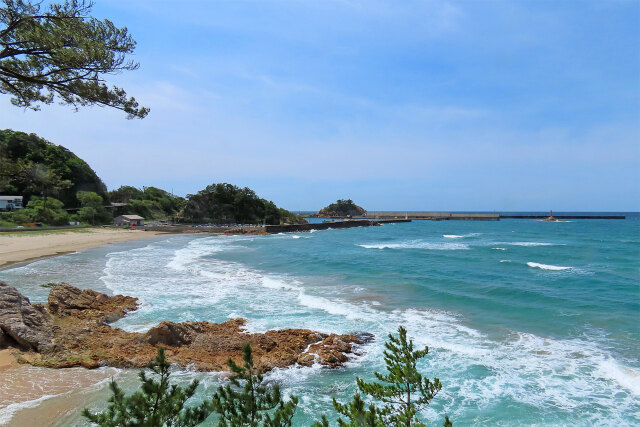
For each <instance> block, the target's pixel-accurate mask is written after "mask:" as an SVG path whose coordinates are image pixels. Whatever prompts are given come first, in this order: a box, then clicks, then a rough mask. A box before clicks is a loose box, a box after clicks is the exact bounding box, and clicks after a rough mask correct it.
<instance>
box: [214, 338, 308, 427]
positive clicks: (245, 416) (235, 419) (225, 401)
mask: <svg viewBox="0 0 640 427" xmlns="http://www.w3.org/2000/svg"><path fill="white" fill-rule="evenodd" d="M242 351H243V356H242V360H243V362H244V364H243V366H238V365H237V364H236V363H235V362H234V361H233V360H232V359H231V358H229V361H228V362H227V363H228V364H229V368H230V369H231V371H232V372H233V373H234V374H235V376H234V377H233V378H231V384H230V385H227V386H226V387H222V386H221V387H219V388H218V391H217V392H216V393H215V395H214V396H213V400H212V406H213V409H214V411H215V412H216V413H217V414H219V415H220V420H219V422H218V426H219V427H227V426H231V427H240V426H250V427H254V426H267V427H289V426H291V419H292V418H293V415H294V414H295V411H296V407H297V406H298V398H297V397H295V396H291V398H290V399H289V401H287V402H285V401H284V400H283V399H282V394H281V393H280V387H279V386H278V385H277V384H276V385H274V386H273V388H272V389H271V391H269V390H267V388H266V387H265V386H264V385H262V383H263V377H262V375H260V374H258V373H257V372H256V369H255V367H254V364H253V355H252V352H251V346H250V345H249V344H245V345H244V347H243V349H242ZM241 382H242V383H244V386H243V385H242V384H241Z"/></svg>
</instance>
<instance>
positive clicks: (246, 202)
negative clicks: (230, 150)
mask: <svg viewBox="0 0 640 427" xmlns="http://www.w3.org/2000/svg"><path fill="white" fill-rule="evenodd" d="M187 197H188V199H189V201H188V202H187V204H186V206H185V209H184V221H186V222H214V223H223V224H233V223H235V224H259V223H262V222H265V223H266V224H276V225H277V224H281V223H284V222H292V223H300V222H304V219H302V218H301V217H299V216H298V215H294V214H292V213H291V212H289V211H287V210H285V209H282V208H278V207H277V206H276V205H275V204H274V203H273V202H271V201H268V200H265V199H261V198H259V197H258V196H257V195H256V193H255V192H254V191H253V190H251V189H250V188H247V187H245V188H240V187H236V186H235V185H231V184H227V183H223V184H211V185H209V186H207V187H206V188H205V189H204V190H201V191H199V192H198V193H197V194H190V195H188V196H187Z"/></svg>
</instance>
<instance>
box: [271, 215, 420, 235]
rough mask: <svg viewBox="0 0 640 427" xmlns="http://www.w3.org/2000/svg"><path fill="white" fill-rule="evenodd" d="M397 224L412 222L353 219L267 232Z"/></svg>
mask: <svg viewBox="0 0 640 427" xmlns="http://www.w3.org/2000/svg"><path fill="white" fill-rule="evenodd" d="M395 222H411V220H410V219H392V220H386V221H385V220H382V221H375V220H370V219H352V220H346V221H329V222H322V223H318V224H290V225H266V226H265V231H266V232H267V233H270V234H272V233H291V232H300V231H311V230H328V229H330V228H333V229H336V228H353V227H372V226H377V225H382V224H389V223H395Z"/></svg>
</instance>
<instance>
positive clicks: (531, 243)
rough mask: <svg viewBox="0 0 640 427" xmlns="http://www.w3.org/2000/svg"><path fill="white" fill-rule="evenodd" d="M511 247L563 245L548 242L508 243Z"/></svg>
mask: <svg viewBox="0 0 640 427" xmlns="http://www.w3.org/2000/svg"><path fill="white" fill-rule="evenodd" d="M507 244H508V245H512V246H526V247H529V246H564V245H565V244H564V243H548V242H509V243H507Z"/></svg>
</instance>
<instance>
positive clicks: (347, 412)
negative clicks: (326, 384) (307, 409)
mask: <svg viewBox="0 0 640 427" xmlns="http://www.w3.org/2000/svg"><path fill="white" fill-rule="evenodd" d="M333 408H334V409H335V410H336V412H338V413H339V414H341V415H344V416H345V417H347V421H345V420H343V419H342V418H338V420H337V423H338V426H339V427H384V426H385V423H384V419H383V418H382V413H381V412H380V410H378V408H376V406H375V405H370V406H369V408H368V409H365V402H364V400H362V397H360V394H359V393H356V394H355V396H353V400H352V401H351V402H349V403H348V404H346V405H343V404H341V403H340V402H338V401H337V400H336V399H335V397H334V398H333ZM312 427H329V420H328V419H327V417H326V416H324V415H323V416H322V420H321V421H319V422H316V423H314V424H313V426H312Z"/></svg>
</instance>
